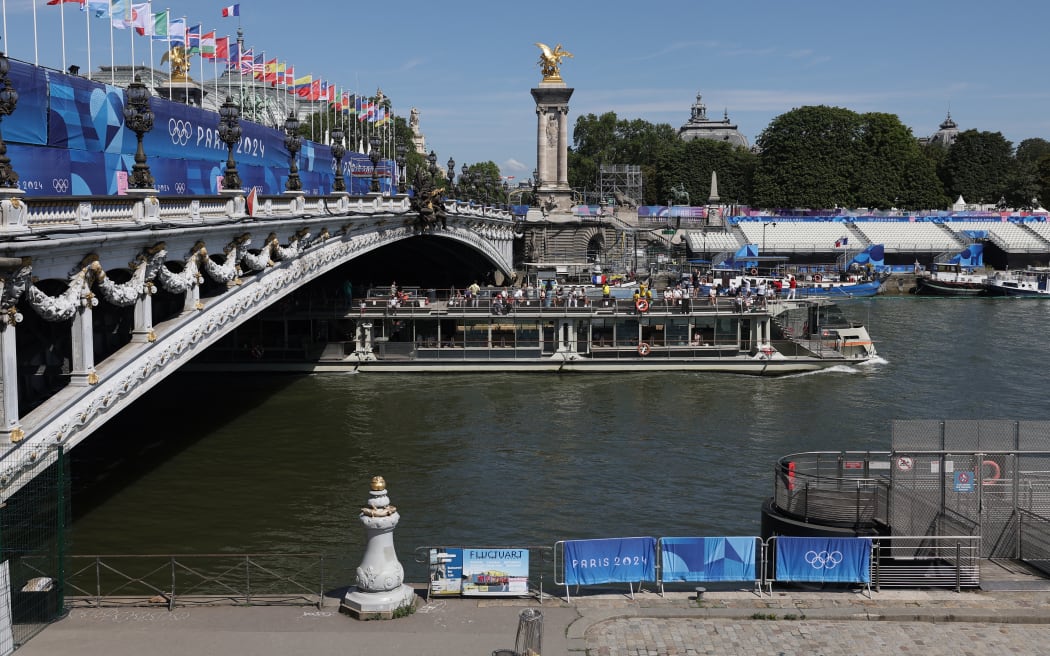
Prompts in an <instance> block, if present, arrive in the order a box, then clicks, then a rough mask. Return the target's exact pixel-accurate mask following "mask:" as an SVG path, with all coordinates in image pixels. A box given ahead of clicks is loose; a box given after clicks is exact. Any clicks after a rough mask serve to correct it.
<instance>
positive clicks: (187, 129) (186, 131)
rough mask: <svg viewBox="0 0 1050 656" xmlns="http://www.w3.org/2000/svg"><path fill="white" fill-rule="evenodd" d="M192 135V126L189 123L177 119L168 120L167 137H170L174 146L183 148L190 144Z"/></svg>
mask: <svg viewBox="0 0 1050 656" xmlns="http://www.w3.org/2000/svg"><path fill="white" fill-rule="evenodd" d="M192 134H193V126H192V125H191V124H190V122H189V121H184V120H182V119H177V118H169V119H168V135H169V136H170V137H171V143H173V144H175V145H176V146H185V145H186V144H188V143H189V142H190V135H192Z"/></svg>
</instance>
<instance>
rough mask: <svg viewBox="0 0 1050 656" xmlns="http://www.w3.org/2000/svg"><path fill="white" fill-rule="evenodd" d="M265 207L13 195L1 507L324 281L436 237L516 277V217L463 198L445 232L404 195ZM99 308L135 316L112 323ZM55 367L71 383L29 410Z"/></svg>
mask: <svg viewBox="0 0 1050 656" xmlns="http://www.w3.org/2000/svg"><path fill="white" fill-rule="evenodd" d="M255 209H256V211H255V213H254V214H255V216H248V215H247V214H246V213H245V201H244V197H243V196H230V197H228V198H223V197H198V198H187V197H176V198H165V197H161V198H157V197H152V196H144V197H134V196H123V197H116V198H112V197H105V198H79V199H77V198H74V199H69V198H63V199H42V198H33V199H28V200H27V199H23V198H20V197H18V196H17V195H16V194H7V195H5V196H4V197H3V199H2V200H0V284H2V288H0V362H2V367H0V498H6V497H8V496H10V495H11V494H13V493H14V492H15V491H17V490H18V489H20V488H21V487H22V486H23V485H24V484H25V483H26V482H28V481H29V480H30V479H31V478H32V477H33V476H34V475H35V473H36V470H37V469H42V467H43V463H46V462H47V461H49V460H50V459H49V458H47V457H44V456H46V455H47V452H48V451H49V450H53V449H55V448H57V447H58V446H62V447H63V448H65V449H67V450H68V449H69V448H72V447H73V446H75V445H76V444H77V443H79V442H80V441H82V440H83V439H85V438H86V437H87V436H88V435H90V434H91V433H92V432H93V431H94V430H95V429H97V428H98V427H99V426H101V425H102V424H103V423H105V422H106V421H107V420H108V419H109V418H110V417H112V416H114V415H115V414H117V413H119V412H120V411H121V410H122V409H123V408H125V407H127V406H128V405H130V404H131V403H132V402H133V401H135V400H136V399H137V398H139V397H140V396H141V395H142V394H143V393H145V392H146V391H147V390H149V389H150V388H151V387H153V386H154V385H156V384H157V383H159V382H160V381H161V380H163V379H164V378H166V377H167V376H168V375H170V374H171V373H173V372H174V371H176V370H178V369H179V368H180V367H181V366H182V365H183V364H185V363H186V362H188V361H189V360H190V359H191V358H193V357H194V356H196V355H198V354H200V353H201V352H202V351H203V350H204V349H206V348H208V347H209V346H210V345H212V344H214V343H215V342H216V341H217V340H219V339H220V338H222V337H223V336H224V335H226V334H227V333H229V332H230V331H232V330H233V329H235V328H236V327H237V326H238V325H240V324H242V323H244V322H245V321H246V320H248V319H250V318H251V317H253V316H254V315H256V314H258V313H259V312H260V311H262V310H263V309H265V308H266V307H268V306H270V305H272V304H273V303H275V302H277V301H278V300H279V299H281V298H282V297H284V296H286V295H287V294H289V293H291V292H292V291H294V290H296V289H297V288H299V287H301V286H303V285H305V284H307V283H309V282H310V281H312V280H315V279H317V278H318V277H319V276H321V275H323V274H325V273H327V272H329V271H333V270H335V269H336V268H338V267H339V266H341V265H343V264H346V263H348V262H350V261H352V260H354V259H355V258H358V257H361V256H363V255H366V254H369V253H372V252H374V251H376V250H377V249H380V248H383V247H384V246H389V245H392V244H398V243H399V242H404V241H405V240H410V239H414V238H417V237H420V236H424V235H425V236H427V237H430V238H433V239H435V240H442V241H443V240H448V241H447V242H444V243H446V244H455V245H457V246H458V247H459V248H466V249H467V250H469V251H470V252H472V253H474V254H475V255H476V256H479V257H480V258H483V259H484V260H486V261H487V263H488V264H490V265H491V267H492V268H493V269H495V270H497V271H500V272H503V273H505V274H509V273H510V272H511V270H512V254H513V242H514V239H515V238H516V237H520V234H519V233H516V231H515V223H514V220H513V218H512V216H511V215H510V214H508V213H507V212H505V211H503V210H500V209H496V208H493V207H479V206H477V205H472V204H468V203H462V202H456V201H451V200H450V201H446V205H445V209H446V212H447V221H446V224H445V226H444V227H434V226H430V227H428V226H427V225H426V224H425V223H423V222H421V221H420V220H419V216H418V214H417V213H415V212H413V211H411V209H410V206H409V201H408V198H407V197H405V196H394V197H390V196H380V195H369V196H368V197H361V198H351V197H348V196H346V195H345V194H342V195H340V194H334V195H332V196H327V197H316V198H307V197H304V196H302V195H297V194H287V195H284V196H274V197H269V198H260V199H259V205H258V207H256V208H255ZM428 243H430V244H438V243H442V242H439V241H432V242H428ZM161 297H163V298H165V299H167V303H166V305H165V307H164V308H163V309H162V311H160V312H158V311H157V310H158V307H157V305H156V303H155V298H161ZM100 303H101V304H108V305H106V306H105V307H109V306H118V307H120V308H124V311H125V312H126V314H127V315H128V316H129V317H130V316H133V320H132V321H128V322H127V324H128V325H126V326H124V325H121V326H118V327H116V328H112V327H100V326H99V325H98V317H99V314H100V313H99V312H98V311H97V310H96V308H98V306H99V304H100ZM107 330H115V331H117V332H119V333H121V334H118V335H117V336H116V343H117V344H118V345H119V346H117V347H114V348H113V349H108V348H100V344H98V343H96V339H97V336H98V335H99V334H100V331H101V332H104V331H107ZM59 342H61V343H63V347H62V349H61V351H62V352H61V354H59V353H55V352H54V351H55V350H56V349H55V344H56V343H59ZM55 357H60V358H64V360H63V364H64V365H65V366H66V368H67V369H68V372H63V376H62V380H61V382H60V384H59V385H57V386H55V389H50V390H47V393H46V395H45V397H44V398H34V399H33V401H32V402H29V400H28V397H29V396H30V389H31V387H32V385H33V384H34V379H35V378H36V377H37V374H38V373H39V371H41V370H44V369H46V368H47V362H48V360H49V359H53V358H55ZM37 396H39V395H37ZM9 456H17V457H9ZM38 463H39V464H38Z"/></svg>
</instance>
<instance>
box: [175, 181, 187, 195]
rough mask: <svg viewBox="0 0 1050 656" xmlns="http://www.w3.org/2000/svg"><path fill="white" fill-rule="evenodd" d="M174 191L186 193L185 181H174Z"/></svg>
mask: <svg viewBox="0 0 1050 656" xmlns="http://www.w3.org/2000/svg"><path fill="white" fill-rule="evenodd" d="M175 193H177V194H184V193H186V183H185V182H176V183H175Z"/></svg>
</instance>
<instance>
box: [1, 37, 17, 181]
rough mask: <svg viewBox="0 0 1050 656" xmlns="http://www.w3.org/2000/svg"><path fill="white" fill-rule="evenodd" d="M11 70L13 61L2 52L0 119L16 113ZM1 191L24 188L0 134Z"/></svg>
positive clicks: (15, 93) (15, 95)
mask: <svg viewBox="0 0 1050 656" xmlns="http://www.w3.org/2000/svg"><path fill="white" fill-rule="evenodd" d="M10 70H11V62H10V61H9V60H8V59H7V55H5V54H4V53H2V52H0V83H3V85H4V86H3V89H0V120H3V117H5V116H10V115H11V114H12V113H14V111H15V105H17V104H18V92H17V91H15V89H14V87H12V86H11V78H9V77H8V76H7V74H8V72H10ZM0 193H3V194H4V195H13V194H21V193H22V190H21V189H19V188H18V173H16V172H15V170H14V169H13V168H11V159H10V158H8V156H7V144H5V143H4V139H3V136H2V135H0Z"/></svg>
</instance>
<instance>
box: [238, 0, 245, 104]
mask: <svg viewBox="0 0 1050 656" xmlns="http://www.w3.org/2000/svg"><path fill="white" fill-rule="evenodd" d="M243 65H244V30H242V29H241V19H240V17H239V16H238V18H237V77H238V80H237V95H238V96H239V97H240V105H241V116H244V69H242V68H241V66H243Z"/></svg>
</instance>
